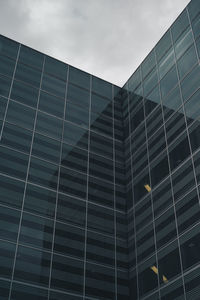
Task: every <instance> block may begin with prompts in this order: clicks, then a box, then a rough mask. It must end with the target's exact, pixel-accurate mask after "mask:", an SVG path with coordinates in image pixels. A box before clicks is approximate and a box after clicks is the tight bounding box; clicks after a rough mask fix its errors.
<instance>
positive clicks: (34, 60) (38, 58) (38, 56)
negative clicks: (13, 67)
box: [19, 45, 44, 69]
mask: <svg viewBox="0 0 200 300" xmlns="http://www.w3.org/2000/svg"><path fill="white" fill-rule="evenodd" d="M43 60H44V55H43V54H42V53H40V52H38V51H36V50H33V49H31V48H29V47H26V46H24V45H21V48H20V53H19V62H20V63H21V62H22V63H23V64H26V65H31V66H33V67H34V68H39V69H42V66H43Z"/></svg>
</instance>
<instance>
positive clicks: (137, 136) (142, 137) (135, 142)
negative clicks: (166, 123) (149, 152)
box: [131, 116, 155, 153]
mask: <svg viewBox="0 0 200 300" xmlns="http://www.w3.org/2000/svg"><path fill="white" fill-rule="evenodd" d="M154 119H155V116H154ZM145 142H146V134H145V126H144V125H143V124H142V125H141V126H140V127H139V128H137V129H136V131H135V132H134V134H133V135H132V136H131V146H132V153H133V152H135V151H136V150H137V149H138V148H139V147H140V146H141V145H142V144H144V143H145Z"/></svg>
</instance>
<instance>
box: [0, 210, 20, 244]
mask: <svg viewBox="0 0 200 300" xmlns="http://www.w3.org/2000/svg"><path fill="white" fill-rule="evenodd" d="M20 215H21V212H20V211H18V210H14V209H11V208H7V207H4V206H0V238H1V239H3V240H8V241H14V242H16V241H17V235H18V227H19V220H20Z"/></svg>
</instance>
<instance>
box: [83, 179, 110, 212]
mask: <svg viewBox="0 0 200 300" xmlns="http://www.w3.org/2000/svg"><path fill="white" fill-rule="evenodd" d="M113 189H114V187H113V184H111V183H107V182H105V181H102V180H99V179H96V178H93V177H89V184H88V199H89V200H90V201H92V202H95V203H97V204H100V205H105V206H108V207H111V208H113V206H114V199H113V197H114V195H113Z"/></svg>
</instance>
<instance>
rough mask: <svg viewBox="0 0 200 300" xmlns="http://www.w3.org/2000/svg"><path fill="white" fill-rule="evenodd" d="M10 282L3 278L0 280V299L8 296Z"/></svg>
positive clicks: (4, 299)
mask: <svg viewBox="0 0 200 300" xmlns="http://www.w3.org/2000/svg"><path fill="white" fill-rule="evenodd" d="M9 290H10V282H9V281H5V280H0V291H1V295H0V300H7V299H8V296H9Z"/></svg>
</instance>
